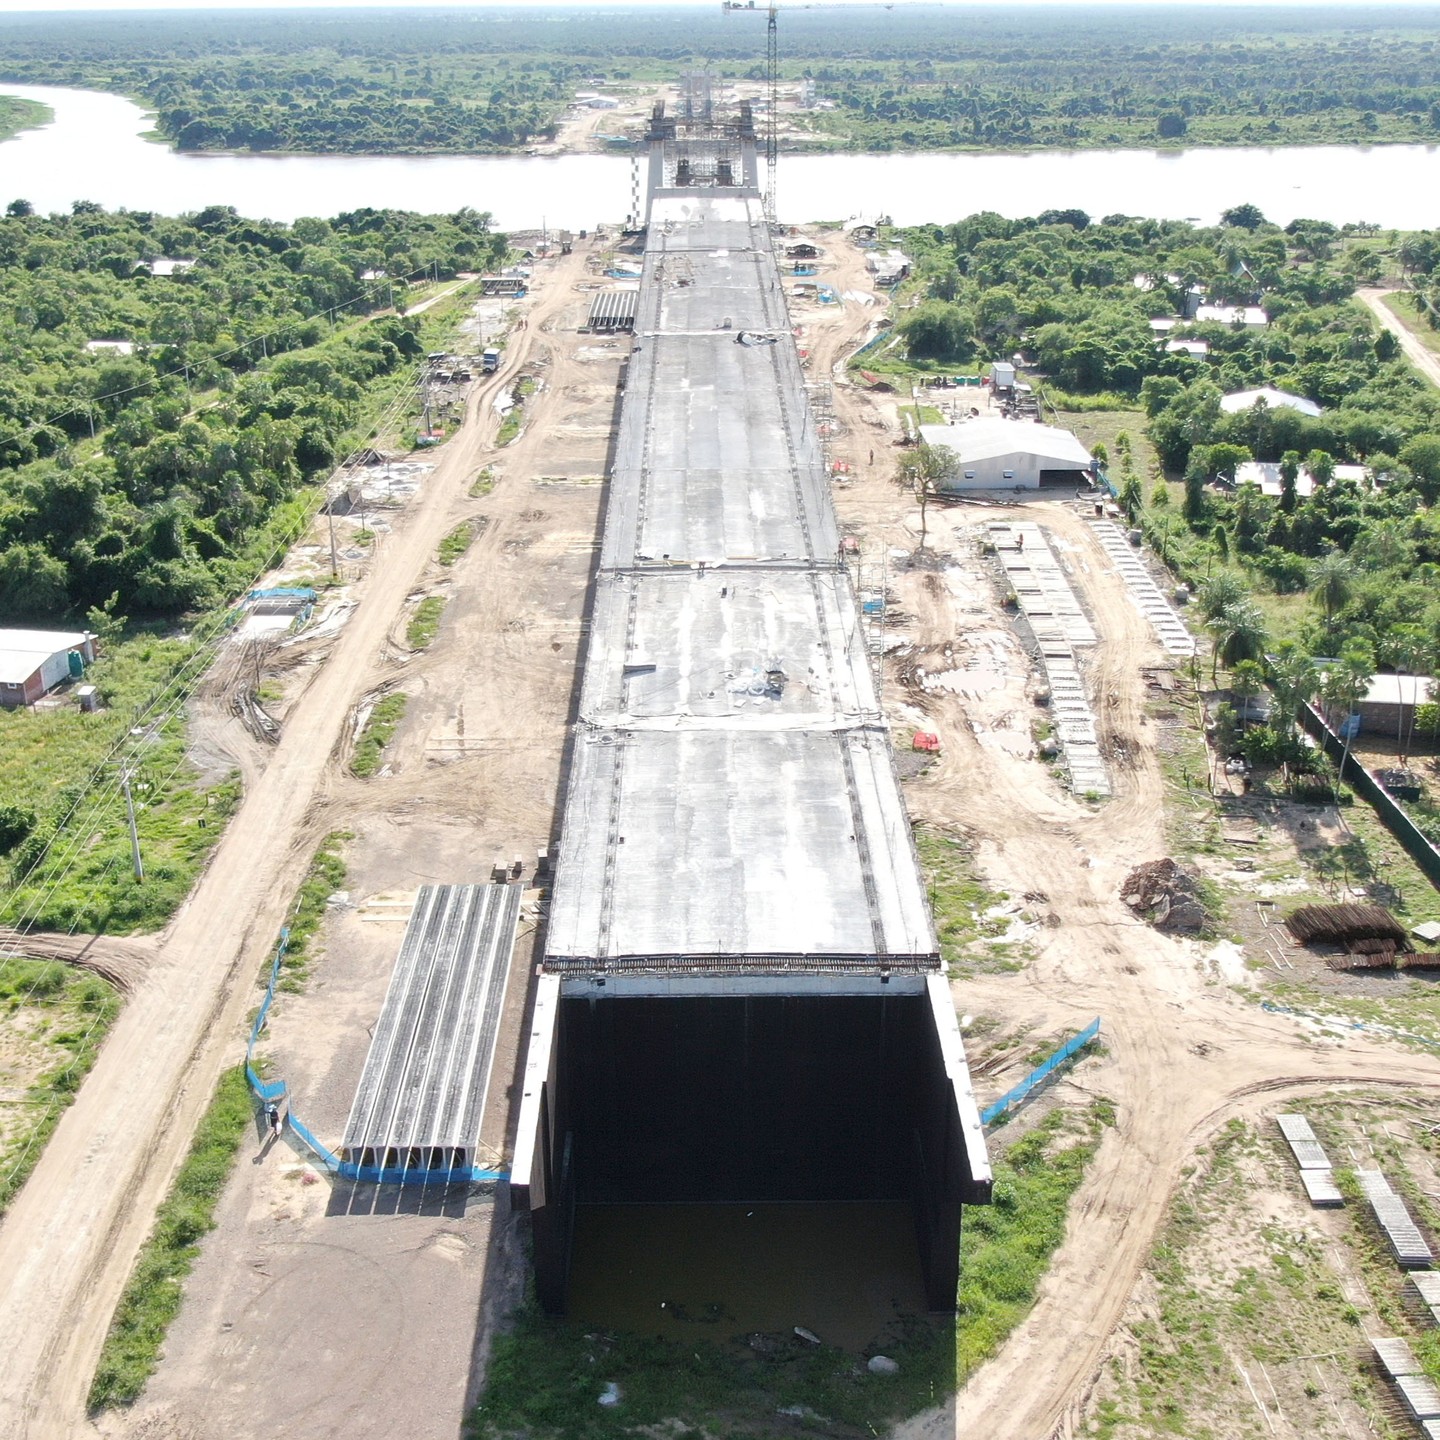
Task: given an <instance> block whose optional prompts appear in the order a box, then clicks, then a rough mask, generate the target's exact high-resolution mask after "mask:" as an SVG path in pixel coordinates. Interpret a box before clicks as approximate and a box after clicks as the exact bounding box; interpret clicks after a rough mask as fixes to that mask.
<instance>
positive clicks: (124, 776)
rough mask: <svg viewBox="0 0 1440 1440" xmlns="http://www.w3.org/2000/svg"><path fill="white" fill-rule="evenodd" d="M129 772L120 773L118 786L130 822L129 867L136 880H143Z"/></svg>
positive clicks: (126, 770) (143, 869) (143, 874)
mask: <svg viewBox="0 0 1440 1440" xmlns="http://www.w3.org/2000/svg"><path fill="white" fill-rule="evenodd" d="M130 779H131V775H130V771H129V769H128V768H127V769H125V770H122V771H121V772H120V786H121V788H122V789H123V790H124V791H125V816H126V819H127V820H129V822H130V866H131V869H133V870H134V872H135V878H136V880H143V879H144V878H145V862H144V861H143V860H141V858H140V832H139V831H138V830H137V829H136V828H135V797H134V796H133V795H132V794H131V793H130Z"/></svg>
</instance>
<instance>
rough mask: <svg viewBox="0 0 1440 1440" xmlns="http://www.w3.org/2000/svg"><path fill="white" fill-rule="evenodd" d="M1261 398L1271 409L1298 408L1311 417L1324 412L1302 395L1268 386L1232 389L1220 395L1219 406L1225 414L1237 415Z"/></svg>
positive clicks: (1250, 408)
mask: <svg viewBox="0 0 1440 1440" xmlns="http://www.w3.org/2000/svg"><path fill="white" fill-rule="evenodd" d="M1262 400H1263V401H1264V402H1265V404H1266V405H1267V406H1269V408H1270V409H1271V410H1298V411H1299V412H1300V414H1302V415H1308V416H1310V417H1311V418H1312V419H1313V418H1314V417H1315V416H1316V415H1323V414H1324V413H1325V410H1324V407H1323V406H1320V405H1317V404H1316V403H1315V402H1314V401H1313V400H1307V399H1306V398H1305V397H1304V396H1303V395H1292V394H1291V393H1290V392H1289V391H1288V390H1273V389H1270V388H1268V387H1266V388H1263V389H1260V390H1235V391H1232V392H1231V393H1230V394H1229V395H1225V396H1222V397H1221V400H1220V408H1221V409H1222V410H1223V411H1224V412H1225V413H1226V414H1227V415H1238V414H1240V412H1241V411H1242V410H1253V409H1254V408H1255V406H1256V405H1258V404H1259V403H1260V402H1261V401H1262Z"/></svg>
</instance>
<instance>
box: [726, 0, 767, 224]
mask: <svg viewBox="0 0 1440 1440" xmlns="http://www.w3.org/2000/svg"><path fill="white" fill-rule="evenodd" d="M720 8H721V10H722V11H725V12H726V13H727V14H728V13H729V12H730V11H732V10H743V11H745V12H746V13H748V14H752V15H753V14H757V13H761V12H763V13H764V15H765V17H766V24H765V88H766V90H767V91H768V94H769V101H770V106H769V112H768V114H767V116H766V120H765V218H766V219H767V220H768V221H769V222H770V223H771V224H772V225H773V224H775V161H776V158H777V156H778V155H779V153H780V131H779V123H780V121H779V116H780V32H779V27H778V26H777V25H776V23H775V22H776V20H777V18H778V15H779V10H780V7H779V5H777V4H776V0H770V3H769V4H768V5H756V3H755V0H745V3H742V0H720Z"/></svg>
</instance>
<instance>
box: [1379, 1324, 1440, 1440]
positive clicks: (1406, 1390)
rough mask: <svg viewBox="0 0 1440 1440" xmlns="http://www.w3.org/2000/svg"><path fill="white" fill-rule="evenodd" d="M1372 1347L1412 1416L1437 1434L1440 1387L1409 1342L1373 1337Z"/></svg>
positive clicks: (1428, 1431)
mask: <svg viewBox="0 0 1440 1440" xmlns="http://www.w3.org/2000/svg"><path fill="white" fill-rule="evenodd" d="M1370 1348H1371V1349H1372V1350H1373V1351H1374V1352H1375V1359H1376V1362H1377V1363H1378V1364H1379V1366H1380V1369H1381V1371H1382V1372H1383V1373H1384V1375H1385V1378H1386V1379H1387V1380H1389V1381H1390V1383H1391V1384H1392V1385H1394V1387H1395V1388H1396V1390H1398V1391H1399V1392H1400V1398H1401V1399H1402V1400H1403V1401H1404V1402H1405V1408H1406V1410H1407V1411H1409V1413H1410V1416H1411V1418H1412V1419H1413V1420H1415V1421H1416V1423H1417V1424H1419V1425H1421V1426H1422V1427H1424V1429H1425V1433H1426V1435H1427V1436H1428V1435H1430V1434H1433V1433H1434V1432H1433V1431H1432V1430H1431V1428H1430V1426H1431V1424H1432V1423H1434V1422H1437V1421H1440V1390H1436V1388H1435V1386H1434V1384H1433V1383H1432V1382H1431V1380H1430V1378H1429V1377H1428V1376H1427V1375H1426V1374H1425V1369H1424V1367H1423V1366H1422V1365H1421V1364H1420V1362H1419V1360H1417V1359H1416V1358H1415V1352H1414V1351H1413V1350H1412V1349H1411V1348H1410V1346H1409V1344H1408V1342H1406V1341H1404V1340H1395V1339H1382V1340H1375V1339H1372V1340H1371V1341H1370ZM1437 1428H1440V1427H1437Z"/></svg>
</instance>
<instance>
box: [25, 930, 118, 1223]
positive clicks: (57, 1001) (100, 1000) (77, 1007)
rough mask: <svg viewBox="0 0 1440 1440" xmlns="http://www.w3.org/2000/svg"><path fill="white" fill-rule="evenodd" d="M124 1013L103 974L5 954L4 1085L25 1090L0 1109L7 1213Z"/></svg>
mask: <svg viewBox="0 0 1440 1440" xmlns="http://www.w3.org/2000/svg"><path fill="white" fill-rule="evenodd" d="M119 1013H120V996H119V994H118V993H117V991H116V990H115V989H114V987H113V986H111V985H109V984H108V983H107V982H106V981H104V980H102V979H101V978H100V977H99V976H98V975H93V974H91V973H89V972H88V971H85V970H79V969H76V968H74V967H72V966H69V965H62V964H61V963H60V962H59V961H57V960H27V959H18V958H16V959H5V960H0V1019H3V1026H4V1032H5V1037H6V1044H5V1050H4V1058H3V1060H0V1085H3V1086H4V1087H5V1088H6V1089H7V1090H16V1091H18V1092H19V1095H18V1096H15V1097H12V1098H10V1099H9V1100H8V1101H7V1103H6V1104H5V1106H4V1108H3V1110H0V1214H3V1213H4V1212H5V1210H6V1209H7V1208H8V1207H9V1204H10V1202H11V1200H13V1199H14V1198H15V1196H16V1194H17V1193H18V1192H19V1190H20V1187H21V1186H22V1185H23V1184H24V1183H25V1181H26V1179H27V1178H28V1177H29V1174H30V1172H31V1171H32V1170H33V1169H34V1168H35V1165H36V1163H37V1162H38V1161H39V1159H40V1156H41V1154H42V1153H43V1152H44V1149H45V1142H46V1141H47V1140H48V1139H49V1138H50V1133H51V1131H53V1130H54V1128H55V1127H56V1126H57V1125H58V1124H59V1123H60V1117H61V1115H62V1114H64V1112H65V1109H66V1107H67V1106H68V1105H69V1104H70V1102H71V1101H72V1100H73V1099H74V1098H75V1095H76V1093H77V1092H78V1091H79V1089H80V1082H81V1081H82V1080H84V1078H85V1076H86V1075H87V1074H88V1073H89V1070H90V1067H91V1065H93V1064H94V1063H95V1057H96V1055H98V1054H99V1053H100V1045H101V1043H102V1042H103V1041H104V1039H105V1036H106V1034H107V1033H108V1031H109V1029H110V1026H111V1024H112V1023H113V1022H114V1020H115V1017H116V1016H117V1015H118V1014H119Z"/></svg>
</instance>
